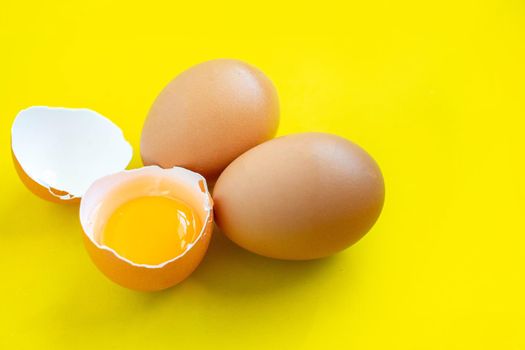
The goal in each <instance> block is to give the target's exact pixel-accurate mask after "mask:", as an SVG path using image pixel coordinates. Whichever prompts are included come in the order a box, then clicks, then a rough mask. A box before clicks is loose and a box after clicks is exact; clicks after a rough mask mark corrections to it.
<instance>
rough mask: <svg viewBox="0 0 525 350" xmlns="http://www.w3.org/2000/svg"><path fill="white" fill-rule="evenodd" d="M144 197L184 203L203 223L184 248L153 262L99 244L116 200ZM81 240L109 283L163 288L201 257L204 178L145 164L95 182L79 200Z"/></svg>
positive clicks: (209, 213)
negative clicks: (163, 260)
mask: <svg viewBox="0 0 525 350" xmlns="http://www.w3.org/2000/svg"><path fill="white" fill-rule="evenodd" d="M144 196H166V197H172V198H176V199H178V200H181V201H183V202H185V203H186V204H188V205H189V206H190V207H191V208H192V209H193V210H194V211H195V213H196V215H198V216H199V218H200V221H201V222H202V223H203V224H202V228H201V229H200V233H199V234H198V235H197V237H196V238H195V240H194V241H193V242H192V243H190V244H188V246H187V248H186V250H185V251H184V252H183V253H182V254H180V255H178V256H175V257H173V258H172V259H170V260H168V261H165V262H163V263H161V264H158V265H148V264H137V263H134V262H133V261H131V260H130V259H127V258H125V257H123V256H121V255H119V254H118V253H117V252H116V251H115V250H114V249H112V248H111V247H108V246H105V245H102V244H101V243H100V238H101V237H100V235H101V233H102V232H103V229H104V225H105V224H106V222H107V220H108V219H109V217H110V216H111V214H112V213H113V212H114V211H115V209H117V208H118V207H119V206H121V205H122V204H124V203H126V202H128V201H130V200H132V199H135V198H138V197H144ZM80 223H81V225H82V228H83V230H84V242H85V245H86V248H87V251H88V253H89V255H90V257H91V259H92V260H93V262H94V263H95V265H96V266H97V267H98V268H99V270H100V271H102V272H103V273H104V274H105V275H106V276H107V277H108V278H109V279H111V280H112V281H113V282H116V283H118V284H120V285H121V286H124V287H127V288H130V289H134V290H139V291H157V290H162V289H166V288H169V287H171V286H173V285H175V284H177V283H179V282H181V281H182V280H184V279H185V278H186V277H188V276H189V275H190V274H191V273H192V272H193V271H194V270H195V269H196V268H197V266H198V265H199V264H200V262H201V260H202V259H203V257H204V255H205V253H206V250H207V249H208V245H209V242H210V237H211V234H212V230H213V201H212V199H211V195H210V193H209V192H208V188H207V185H206V180H205V179H204V177H202V176H201V175H199V174H197V173H194V172H192V171H190V170H187V169H184V168H179V167H175V168H171V169H162V168H159V167H158V166H147V167H143V168H139V169H133V170H125V171H121V172H118V173H114V174H111V175H108V176H105V177H103V178H101V179H99V180H97V181H95V182H94V183H93V184H92V185H91V186H90V187H89V189H88V190H87V192H86V193H85V195H84V196H83V197H82V200H81V202H80Z"/></svg>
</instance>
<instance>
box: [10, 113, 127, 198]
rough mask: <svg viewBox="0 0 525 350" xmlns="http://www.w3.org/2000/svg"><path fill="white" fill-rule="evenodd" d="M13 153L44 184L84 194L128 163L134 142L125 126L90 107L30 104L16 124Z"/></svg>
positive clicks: (71, 196) (35, 178)
mask: <svg viewBox="0 0 525 350" xmlns="http://www.w3.org/2000/svg"><path fill="white" fill-rule="evenodd" d="M11 142H12V150H13V153H14V155H15V157H16V159H17V160H18V162H19V164H20V166H21V167H22V169H23V170H24V172H25V173H26V174H27V175H28V176H29V177H30V178H31V179H33V180H34V181H35V182H37V183H38V184H40V185H42V186H43V187H45V188H48V189H50V188H53V189H57V190H60V191H65V192H67V193H68V195H65V196H58V195H56V194H54V193H53V192H51V190H50V192H51V193H53V194H54V195H55V196H57V197H60V198H62V199H71V198H75V197H82V195H83V194H84V193H85V192H86V190H87V189H88V187H89V186H90V185H91V184H92V183H93V182H94V181H95V180H96V179H98V178H100V177H102V176H105V175H108V174H111V173H114V172H117V171H121V170H123V169H125V168H126V166H127V165H128V164H129V162H130V160H131V157H132V148H131V145H130V144H129V143H128V142H127V141H126V140H125V138H124V135H123V133H122V130H120V128H119V127H117V126H116V125H115V124H113V123H112V122H111V121H110V120H109V119H107V118H106V117H104V116H102V115H100V114H98V113H97V112H95V111H92V110H89V109H72V108H52V107H30V108H27V109H24V110H22V111H21V112H20V113H19V114H18V115H17V116H16V119H15V121H14V123H13V127H12V129H11Z"/></svg>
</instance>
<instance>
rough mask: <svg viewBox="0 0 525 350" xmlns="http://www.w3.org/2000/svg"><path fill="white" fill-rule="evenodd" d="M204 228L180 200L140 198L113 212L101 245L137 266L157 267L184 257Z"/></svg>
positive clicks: (159, 197)
mask: <svg viewBox="0 0 525 350" xmlns="http://www.w3.org/2000/svg"><path fill="white" fill-rule="evenodd" d="M201 227H202V226H201V223H200V221H199V218H198V216H197V215H196V214H195V213H194V211H193V210H192V209H191V208H190V207H189V206H188V205H187V204H185V203H184V202H182V201H180V200H177V199H173V198H168V197H161V196H149V197H139V198H135V199H133V200H131V201H129V202H126V203H124V204H123V205H121V206H120V207H118V208H117V209H116V210H115V212H113V214H112V215H111V216H110V218H109V220H108V221H107V223H106V224H105V226H104V228H103V230H102V235H101V236H100V243H101V244H103V245H105V246H107V247H110V248H112V249H113V250H115V251H116V252H117V253H118V254H119V255H121V256H123V257H125V258H127V259H129V260H131V261H132V262H134V263H137V264H148V265H156V264H161V263H163V262H165V261H167V260H170V259H173V258H174V257H176V256H178V255H179V254H181V253H183V252H184V251H185V250H186V247H187V246H188V244H190V243H192V242H193V241H194V240H195V238H196V237H197V235H198V234H199V231H200V228H201Z"/></svg>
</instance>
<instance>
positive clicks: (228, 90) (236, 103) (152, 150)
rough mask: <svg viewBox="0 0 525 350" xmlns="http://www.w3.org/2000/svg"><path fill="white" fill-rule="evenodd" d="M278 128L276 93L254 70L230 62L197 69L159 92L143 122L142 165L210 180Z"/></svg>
mask: <svg viewBox="0 0 525 350" xmlns="http://www.w3.org/2000/svg"><path fill="white" fill-rule="evenodd" d="M278 124H279V101H278V97H277V91H276V89H275V87H274V85H273V84H272V82H271V81H270V79H268V77H266V76H265V75H264V74H263V73H262V72H261V71H260V70H258V69H257V68H255V67H253V66H251V65H249V64H247V63H244V62H241V61H238V60H232V59H217V60H212V61H208V62H204V63H201V64H198V65H196V66H194V67H191V68H189V69H188V70H186V71H184V72H183V73H181V74H180V75H179V76H177V77H176V78H175V79H174V80H172V81H171V82H170V83H169V84H168V85H167V86H166V87H165V88H164V90H163V91H162V92H161V93H160V95H159V96H158V97H157V99H156V100H155V102H154V103H153V105H152V107H151V110H150V111H149V114H148V116H147V118H146V121H145V123H144V128H143V130H142V137H141V149H140V152H141V156H142V160H143V162H144V164H145V165H153V164H155V165H159V166H161V167H163V168H171V167H174V166H181V167H184V168H188V169H190V170H193V171H196V172H198V173H201V174H202V175H204V176H205V177H206V178H207V179H208V180H211V181H213V180H215V179H216V178H217V176H218V175H219V174H220V173H221V172H222V170H224V168H225V167H226V166H227V165H228V164H229V163H230V162H232V161H233V160H234V159H235V158H237V157H238V156H239V155H241V154H242V153H244V152H245V151H247V150H248V149H250V148H252V147H254V146H256V145H258V144H260V143H262V142H264V141H266V140H269V139H271V138H272V137H273V136H274V135H275V132H276V131H277V127H278Z"/></svg>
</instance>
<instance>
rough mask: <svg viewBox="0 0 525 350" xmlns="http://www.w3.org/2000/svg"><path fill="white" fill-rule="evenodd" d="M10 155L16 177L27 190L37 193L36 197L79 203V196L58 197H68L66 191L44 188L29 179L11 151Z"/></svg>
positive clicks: (58, 201) (51, 200)
mask: <svg viewBox="0 0 525 350" xmlns="http://www.w3.org/2000/svg"><path fill="white" fill-rule="evenodd" d="M11 156H12V157H13V163H14V165H15V169H16V173H17V174H18V177H19V178H20V180H21V181H22V183H23V184H24V185H25V186H26V187H27V189H28V190H29V191H31V192H32V193H33V194H35V195H37V196H38V197H40V198H42V199H45V200H47V201H50V202H53V203H67V204H78V203H80V198H78V197H75V198H72V199H61V198H60V197H69V196H68V193H67V192H64V191H60V190H57V189H54V188H49V189H47V188H45V187H44V186H42V185H40V184H39V183H37V182H36V181H34V180H33V179H31V178H30V177H29V176H28V175H27V174H26V172H25V171H24V169H23V168H22V166H21V165H20V163H19V162H18V159H16V157H15V155H14V153H13V152H12V151H11Z"/></svg>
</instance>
